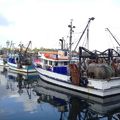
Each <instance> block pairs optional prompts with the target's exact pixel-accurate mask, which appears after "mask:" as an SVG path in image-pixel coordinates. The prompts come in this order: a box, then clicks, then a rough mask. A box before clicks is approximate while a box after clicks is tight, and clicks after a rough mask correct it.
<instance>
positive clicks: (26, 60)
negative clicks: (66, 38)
mask: <svg viewBox="0 0 120 120" xmlns="http://www.w3.org/2000/svg"><path fill="white" fill-rule="evenodd" d="M30 44H31V41H30V42H29V44H28V46H27V48H26V50H25V51H22V47H23V46H20V51H19V52H14V53H10V54H9V57H8V62H7V63H8V66H9V68H10V69H12V70H15V71H18V72H25V73H33V72H36V70H35V69H34V66H33V64H32V57H31V54H29V53H28V52H27V50H28V47H29V45H30Z"/></svg>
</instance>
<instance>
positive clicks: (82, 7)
mask: <svg viewBox="0 0 120 120" xmlns="http://www.w3.org/2000/svg"><path fill="white" fill-rule="evenodd" d="M90 17H95V20H94V21H91V23H90V29H89V30H90V33H89V48H90V50H94V49H97V50H104V49H107V48H108V47H116V46H118V45H117V44H116V42H115V40H114V39H113V38H112V37H111V36H110V34H109V33H108V32H107V31H105V28H109V29H110V30H111V32H112V33H113V35H114V36H115V37H116V39H117V40H118V41H119V40H120V0H0V46H2V47H3V46H5V45H6V41H7V40H10V41H11V40H12V41H13V42H14V43H15V46H18V44H19V43H20V42H22V43H23V44H25V45H27V44H28V42H29V41H30V40H31V41H32V47H33V48H34V47H37V48H40V47H45V48H60V43H59V39H60V38H62V37H64V39H65V43H66V44H67V43H68V42H69V28H68V25H69V24H70V20H71V19H73V25H74V26H75V27H76V28H75V29H74V33H73V39H72V41H73V47H72V48H73V49H74V46H75V45H76V43H77V41H78V40H79V37H80V35H81V33H82V31H83V30H84V28H85V26H86V24H87V22H88V19H89V18H90ZM85 40H86V33H85V34H84V36H83V38H82V40H81V42H80V44H79V46H80V45H81V46H82V45H83V43H84V41H85Z"/></svg>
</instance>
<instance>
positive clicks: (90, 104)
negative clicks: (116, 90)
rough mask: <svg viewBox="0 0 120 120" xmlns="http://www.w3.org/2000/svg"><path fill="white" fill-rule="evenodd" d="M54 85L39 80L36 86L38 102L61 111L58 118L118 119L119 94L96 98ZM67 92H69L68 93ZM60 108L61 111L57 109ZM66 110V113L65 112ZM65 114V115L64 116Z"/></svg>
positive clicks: (77, 119) (80, 119)
mask: <svg viewBox="0 0 120 120" xmlns="http://www.w3.org/2000/svg"><path fill="white" fill-rule="evenodd" d="M56 88H57V87H56V86H54V85H49V84H48V85H47V84H46V83H45V82H43V81H40V83H39V86H36V87H35V88H34V90H35V91H36V93H37V95H38V96H39V98H38V103H41V101H44V102H48V103H49V104H52V105H54V106H55V107H56V108H58V111H59V112H61V116H60V118H59V120H119V119H120V95H116V96H111V97H109V98H104V99H103V98H97V97H94V96H91V97H90V96H89V98H87V99H86V98H85V99H84V98H83V97H84V96H74V95H72V94H70V93H69V92H70V91H67V90H66V91H64V90H63V91H59V87H58V89H56ZM66 93H67V94H66ZM68 93H69V94H68ZM59 108H62V111H60V110H59ZM66 112H67V114H66ZM63 114H66V116H67V117H64V116H63Z"/></svg>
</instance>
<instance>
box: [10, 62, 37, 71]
mask: <svg viewBox="0 0 120 120" xmlns="http://www.w3.org/2000/svg"><path fill="white" fill-rule="evenodd" d="M8 66H9V69H12V70H15V71H18V72H25V73H33V72H36V70H35V68H34V66H33V65H23V66H22V68H17V64H13V63H10V62H8Z"/></svg>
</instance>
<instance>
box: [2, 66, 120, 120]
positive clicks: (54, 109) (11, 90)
mask: <svg viewBox="0 0 120 120" xmlns="http://www.w3.org/2000/svg"><path fill="white" fill-rule="evenodd" d="M119 119H120V95H117V96H114V97H111V98H106V99H101V98H96V97H93V96H88V95H84V94H79V95H77V93H74V92H73V93H72V92H71V91H67V90H63V89H62V91H61V90H60V89H59V88H57V87H56V86H53V85H48V84H46V83H44V82H42V81H41V80H40V79H39V76H38V75H37V74H32V75H22V74H19V73H14V72H13V71H6V70H5V69H3V68H2V67H0V120H119Z"/></svg>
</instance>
